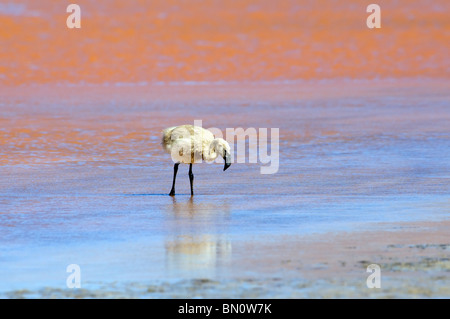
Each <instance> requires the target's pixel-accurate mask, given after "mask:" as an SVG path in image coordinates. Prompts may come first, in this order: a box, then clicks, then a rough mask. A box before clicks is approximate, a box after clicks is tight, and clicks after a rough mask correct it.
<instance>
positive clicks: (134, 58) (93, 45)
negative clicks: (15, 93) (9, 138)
mask: <svg viewBox="0 0 450 319" xmlns="http://www.w3.org/2000/svg"><path fill="white" fill-rule="evenodd" d="M76 3H77V4H79V5H80V7H81V14H82V16H81V19H82V20H81V21H82V22H81V29H68V28H67V27H66V19H67V17H68V16H69V14H68V13H66V5H67V4H66V3H63V2H60V1H51V0H42V1H32V0H20V1H14V2H5V1H2V3H1V6H0V26H1V28H0V45H1V48H2V49H1V51H0V61H1V63H0V73H1V74H2V76H1V78H0V83H2V84H4V85H17V84H24V83H49V82H72V83H80V82H88V83H105V82H154V81H242V80H248V81H255V80H274V79H277V80H280V79H282V80H293V79H313V78H314V79H317V78H320V79H321V78H335V77H345V78H378V77H417V76H421V77H448V72H449V66H450V65H449V63H450V62H449V59H448V56H449V46H448V43H450V20H449V19H448V13H449V11H450V3H449V2H448V1H446V0H437V1H433V2H432V3H430V2H429V1H426V0H413V1H406V0H402V1H378V2H377V3H378V4H379V5H380V7H381V14H382V16H381V19H382V27H381V29H369V28H368V27H367V25H366V19H367V17H368V15H369V14H368V13H366V6H367V5H368V4H369V3H364V2H360V1H349V0H339V1H337V0H319V1H298V0H297V1H293V0H280V1H276V2H274V1H271V0H260V1H248V0H239V1H237V0H232V1H212V0H210V1H199V0H196V1H167V0H155V1H137V0H132V1H117V0H99V1H88V0H79V1H77V2H76Z"/></svg>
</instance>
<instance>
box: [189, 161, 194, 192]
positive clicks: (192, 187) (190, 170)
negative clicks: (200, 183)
mask: <svg viewBox="0 0 450 319" xmlns="http://www.w3.org/2000/svg"><path fill="white" fill-rule="evenodd" d="M189 181H190V182H191V196H193V195H194V174H192V164H189Z"/></svg>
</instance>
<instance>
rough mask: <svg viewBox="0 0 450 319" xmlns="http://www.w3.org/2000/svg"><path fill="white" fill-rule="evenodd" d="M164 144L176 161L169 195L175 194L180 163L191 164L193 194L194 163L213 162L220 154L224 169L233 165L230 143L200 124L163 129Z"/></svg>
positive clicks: (190, 177) (190, 174)
mask: <svg viewBox="0 0 450 319" xmlns="http://www.w3.org/2000/svg"><path fill="white" fill-rule="evenodd" d="M162 146H163V148H164V150H166V151H167V152H168V153H169V154H171V156H172V160H173V161H174V162H175V165H174V167H173V182H172V190H171V191H170V193H169V195H170V196H174V195H175V179H176V177H177V172H178V165H180V163H184V164H189V181H190V183H191V196H193V195H194V174H193V173H192V164H194V163H201V162H202V161H206V162H212V161H214V160H215V159H216V158H217V157H218V156H220V157H222V158H223V159H224V161H225V165H224V167H223V170H224V171H225V170H226V169H227V168H228V167H230V165H231V154H230V145H229V144H228V143H227V141H225V140H224V139H222V138H214V135H213V134H212V133H211V132H210V131H208V130H205V129H204V128H202V127H199V126H193V125H180V126H175V127H169V128H166V129H165V130H163V135H162Z"/></svg>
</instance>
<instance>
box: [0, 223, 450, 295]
mask: <svg viewBox="0 0 450 319" xmlns="http://www.w3.org/2000/svg"><path fill="white" fill-rule="evenodd" d="M449 228H450V221H448V220H444V221H423V222H414V223H389V224H383V223H377V224H373V230H365V231H358V230H356V231H353V232H339V233H327V234H313V235H307V236H296V237H293V236H287V237H286V238H285V239H284V240H282V241H275V242H271V241H270V240H266V241H254V242H239V241H237V242H235V243H234V245H233V251H234V258H233V261H232V264H231V265H230V266H231V268H240V269H242V268H246V267H251V269H252V270H253V272H254V275H251V276H242V275H238V276H231V277H226V278H216V279H210V278H193V279H185V280H175V281H167V280H164V279H162V280H160V281H150V282H145V281H142V282H122V283H118V282H112V283H106V282H105V283H95V284H92V285H90V286H91V287H93V288H92V289H90V288H81V289H74V290H71V289H61V288H52V287H45V288H42V289H39V290H35V291H33V290H27V289H24V290H15V291H10V292H7V293H4V294H3V295H0V297H1V298H262V299H264V298H449V297H450V276H449V275H450V240H449V237H448V229H449ZM369 264H378V265H379V266H380V267H381V275H382V277H381V288H380V289H369V288H367V286H366V279H367V276H368V275H369V273H367V272H366V267H367V265H369ZM238 273H239V272H238ZM87 286H89V285H87ZM94 287H95V288H94Z"/></svg>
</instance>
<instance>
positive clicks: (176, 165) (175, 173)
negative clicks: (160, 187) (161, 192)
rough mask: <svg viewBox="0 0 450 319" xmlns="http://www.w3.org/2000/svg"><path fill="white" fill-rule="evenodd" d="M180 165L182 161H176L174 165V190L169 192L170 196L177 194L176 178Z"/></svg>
mask: <svg viewBox="0 0 450 319" xmlns="http://www.w3.org/2000/svg"><path fill="white" fill-rule="evenodd" d="M178 165H180V163H175V165H174V166H173V182H172V190H171V191H170V193H169V195H170V196H174V195H175V180H176V178H177V172H178Z"/></svg>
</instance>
